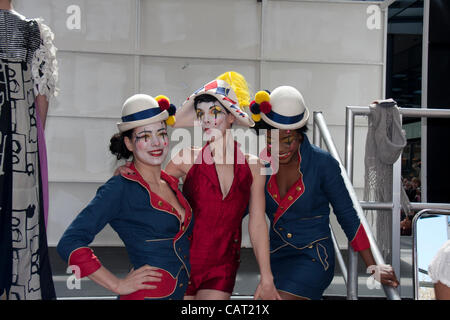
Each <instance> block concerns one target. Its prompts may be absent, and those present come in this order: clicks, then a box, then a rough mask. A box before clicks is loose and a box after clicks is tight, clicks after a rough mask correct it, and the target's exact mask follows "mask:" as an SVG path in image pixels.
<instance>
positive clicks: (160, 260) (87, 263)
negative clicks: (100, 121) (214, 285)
mask: <svg viewBox="0 0 450 320" xmlns="http://www.w3.org/2000/svg"><path fill="white" fill-rule="evenodd" d="M169 106H170V108H169ZM168 108H169V111H168ZM172 109H174V106H172V105H170V104H169V101H168V99H167V98H166V97H164V96H159V97H156V99H154V98H153V97H151V96H148V95H143V94H138V95H134V96H132V97H130V98H129V99H128V100H127V101H125V103H124V105H123V108H122V122H121V123H118V128H119V131H120V133H118V134H116V135H114V136H113V137H112V138H111V145H110V150H111V152H112V153H113V154H114V155H116V156H117V158H118V159H120V158H125V159H126V158H129V157H130V156H133V162H132V165H131V166H130V169H131V171H130V172H129V173H127V174H121V175H118V176H114V177H112V178H111V179H109V180H108V181H107V182H106V183H105V184H104V185H102V186H101V187H100V188H99V189H98V191H97V194H96V196H95V198H94V199H93V200H92V201H91V202H90V203H89V205H88V206H87V207H86V208H85V209H84V210H83V211H81V213H80V214H79V215H78V216H77V217H76V219H75V220H74V221H73V222H72V224H71V225H70V226H69V227H68V228H67V230H66V231H65V232H64V234H63V236H62V238H61V240H60V241H59V243H58V248H57V249H58V252H59V254H60V255H61V257H62V258H63V259H64V260H65V261H68V263H69V265H70V266H72V270H73V271H74V272H75V275H76V276H77V277H79V278H82V277H85V276H88V277H89V278H90V279H91V280H93V281H95V282H97V283H98V284H100V285H102V286H104V287H105V288H107V289H109V290H111V291H113V292H114V293H116V294H118V295H120V299H124V300H127V299H133V300H142V299H158V298H159V299H182V298H183V296H184V293H185V290H186V288H187V284H188V279H189V272H190V265H189V244H190V243H189V242H190V241H189V239H188V237H189V235H190V233H191V231H192V230H191V229H192V225H193V222H192V210H191V208H190V206H189V204H188V203H187V201H186V200H185V198H184V197H183V195H182V194H181V192H180V191H179V190H178V180H177V179H175V178H173V177H172V176H170V175H168V174H166V173H165V172H164V171H163V170H161V164H162V162H163V161H164V159H165V158H166V156H167V153H168V149H169V139H168V136H167V124H166V121H168V122H171V123H173V121H174V118H173V117H172V116H171V117H169V112H171V111H173V110H172ZM108 223H109V224H110V225H111V227H112V228H113V229H114V230H115V231H116V232H117V233H118V235H119V236H120V238H121V239H122V241H123V242H124V244H125V247H126V249H127V252H128V256H129V258H130V262H131V264H132V265H133V270H132V271H131V272H130V273H129V274H128V275H127V277H126V278H124V279H119V278H117V277H116V276H115V275H114V274H112V273H111V272H109V271H108V269H107V268H106V267H105V266H102V264H101V263H100V260H99V259H98V258H97V257H96V256H95V255H94V253H93V251H92V250H91V249H90V248H89V247H88V245H89V244H90V243H91V242H92V241H93V239H94V238H95V236H96V234H97V233H98V232H100V231H101V230H102V229H103V227H104V226H105V225H106V224H108Z"/></svg>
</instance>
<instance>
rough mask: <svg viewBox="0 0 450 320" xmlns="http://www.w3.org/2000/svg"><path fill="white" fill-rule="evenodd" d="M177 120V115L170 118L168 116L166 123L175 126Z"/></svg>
mask: <svg viewBox="0 0 450 320" xmlns="http://www.w3.org/2000/svg"><path fill="white" fill-rule="evenodd" d="M175 122H176V119H175V116H170V117H169V118H167V120H166V123H167V125H168V126H171V127H172V126H173V125H174V124H175Z"/></svg>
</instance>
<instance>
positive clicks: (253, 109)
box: [250, 102, 261, 114]
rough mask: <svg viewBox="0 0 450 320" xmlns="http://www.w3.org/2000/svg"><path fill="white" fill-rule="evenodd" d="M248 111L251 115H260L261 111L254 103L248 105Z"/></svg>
mask: <svg viewBox="0 0 450 320" xmlns="http://www.w3.org/2000/svg"><path fill="white" fill-rule="evenodd" d="M250 111H251V112H252V113H253V114H259V113H261V109H260V108H259V104H257V103H256V102H254V103H252V104H251V105H250Z"/></svg>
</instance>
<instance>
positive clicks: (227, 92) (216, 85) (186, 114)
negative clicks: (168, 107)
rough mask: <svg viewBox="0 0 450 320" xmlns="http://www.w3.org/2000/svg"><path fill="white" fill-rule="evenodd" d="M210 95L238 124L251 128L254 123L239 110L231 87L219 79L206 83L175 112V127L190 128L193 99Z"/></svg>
mask: <svg viewBox="0 0 450 320" xmlns="http://www.w3.org/2000/svg"><path fill="white" fill-rule="evenodd" d="M204 94H207V95H211V96H213V97H215V98H216V99H217V100H218V101H219V102H220V104H221V105H223V106H224V107H225V108H226V109H227V110H228V111H229V112H230V113H231V114H232V115H234V116H235V117H236V120H237V122H238V124H240V125H242V126H246V127H253V126H254V125H255V123H254V122H253V120H252V119H251V118H250V116H249V115H248V114H247V113H245V112H244V111H243V109H241V107H242V108H243V107H244V106H240V104H239V99H238V97H237V96H236V93H235V91H234V90H233V88H232V86H231V85H230V84H229V83H228V82H226V81H224V80H221V79H216V80H213V81H211V82H208V83H207V84H205V85H204V86H203V87H201V88H200V89H198V90H197V91H195V92H194V93H193V94H192V95H191V96H190V97H189V98H187V99H186V101H185V102H184V103H183V104H182V106H181V107H180V109H179V110H177V113H176V116H177V123H176V125H175V127H191V126H193V125H194V124H195V120H196V113H195V110H194V99H195V98H196V97H197V96H200V95H204Z"/></svg>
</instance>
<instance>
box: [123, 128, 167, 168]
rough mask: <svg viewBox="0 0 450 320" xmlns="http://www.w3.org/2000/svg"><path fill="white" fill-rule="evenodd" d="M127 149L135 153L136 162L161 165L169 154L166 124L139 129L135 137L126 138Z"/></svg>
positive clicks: (134, 132) (135, 130)
mask: <svg viewBox="0 0 450 320" xmlns="http://www.w3.org/2000/svg"><path fill="white" fill-rule="evenodd" d="M125 143H126V145H127V148H128V149H129V150H130V151H132V152H133V157H134V161H135V162H140V163H143V164H146V165H153V166H154V165H161V164H162V163H163V162H164V160H165V158H166V156H167V154H168V152H169V136H168V135H167V127H166V124H165V123H164V122H157V123H151V124H148V125H145V126H141V127H137V128H136V129H134V130H133V136H132V138H131V140H130V139H128V138H126V140H125Z"/></svg>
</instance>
